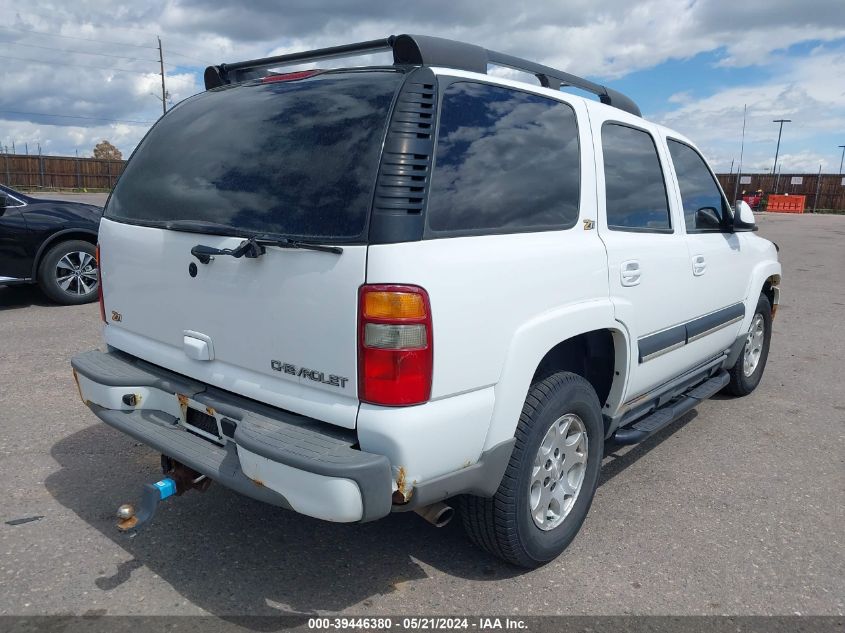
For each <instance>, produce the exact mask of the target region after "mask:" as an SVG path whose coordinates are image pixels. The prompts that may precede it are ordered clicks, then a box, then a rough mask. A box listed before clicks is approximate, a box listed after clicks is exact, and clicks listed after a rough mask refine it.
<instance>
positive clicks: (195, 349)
mask: <svg viewBox="0 0 845 633" xmlns="http://www.w3.org/2000/svg"><path fill="white" fill-rule="evenodd" d="M182 351H184V352H185V356H187V357H188V358H193V359H194V360H214V343H212V342H211V337H210V336H208V335H206V334H203V333H202V332H194V331H193V330H183V331H182Z"/></svg>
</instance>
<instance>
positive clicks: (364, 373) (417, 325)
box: [358, 285, 434, 406]
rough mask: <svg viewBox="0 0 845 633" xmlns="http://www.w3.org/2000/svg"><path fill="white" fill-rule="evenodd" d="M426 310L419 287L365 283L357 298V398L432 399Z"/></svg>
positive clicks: (428, 310)
mask: <svg viewBox="0 0 845 633" xmlns="http://www.w3.org/2000/svg"><path fill="white" fill-rule="evenodd" d="M433 357H434V353H433V341H432V336H431V306H430V304H429V301H428V293H426V291H425V290H423V289H422V288H420V287H418V286H397V285H367V286H361V290H360V291H359V294H358V397H359V398H360V400H361V401H363V402H370V403H372V404H382V405H391V406H405V405H412V404H422V403H423V402H427V401H428V399H429V397H430V396H431V374H432V369H433Z"/></svg>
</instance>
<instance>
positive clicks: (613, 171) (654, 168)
mask: <svg viewBox="0 0 845 633" xmlns="http://www.w3.org/2000/svg"><path fill="white" fill-rule="evenodd" d="M601 144H602V150H603V153H604V182H605V196H606V199H607V225H608V227H610V228H611V229H616V230H619V231H654V232H666V233H670V232H671V231H672V223H671V221H670V219H669V200H668V198H667V196H666V182H665V180H664V178H663V169H662V168H661V167H660V158H659V157H658V155H657V147H656V146H655V144H654V139H653V138H652V137H651V134H649V133H648V132H645V131H643V130H638V129H636V128H632V127H628V126H627V125H622V124H620V123H605V124H604V125H603V126H602V129H601Z"/></svg>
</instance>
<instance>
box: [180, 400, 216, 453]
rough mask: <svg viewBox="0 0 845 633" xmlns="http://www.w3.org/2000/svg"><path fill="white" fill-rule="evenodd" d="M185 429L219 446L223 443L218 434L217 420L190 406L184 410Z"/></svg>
mask: <svg viewBox="0 0 845 633" xmlns="http://www.w3.org/2000/svg"><path fill="white" fill-rule="evenodd" d="M185 427H186V428H187V429H188V430H189V431H192V432H193V433H196V434H197V435H199V436H201V437H204V438H206V439H209V440H213V441H215V442H219V443H221V444H222V443H223V436H222V435H221V434H220V427H219V425H218V424H217V418H215V417H214V416H213V415H209V414H208V413H206V412H205V411H198V410H197V409H194V408H192V407H190V406H189V407H187V409H186V410H185Z"/></svg>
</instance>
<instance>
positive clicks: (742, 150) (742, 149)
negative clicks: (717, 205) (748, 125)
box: [734, 103, 748, 202]
mask: <svg viewBox="0 0 845 633" xmlns="http://www.w3.org/2000/svg"><path fill="white" fill-rule="evenodd" d="M747 114H748V104H747V103H746V104H743V106H742V144H741V145H740V146H739V164H738V165H737V166H736V182H735V183H734V202H736V200H737V194H738V193H739V179H740V177H741V176H742V156H743V154H744V153H745V117H746V115H747Z"/></svg>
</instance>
